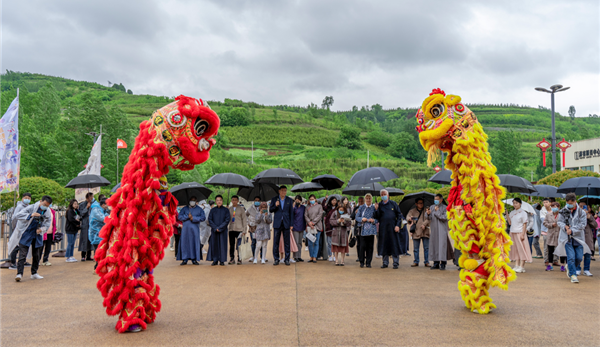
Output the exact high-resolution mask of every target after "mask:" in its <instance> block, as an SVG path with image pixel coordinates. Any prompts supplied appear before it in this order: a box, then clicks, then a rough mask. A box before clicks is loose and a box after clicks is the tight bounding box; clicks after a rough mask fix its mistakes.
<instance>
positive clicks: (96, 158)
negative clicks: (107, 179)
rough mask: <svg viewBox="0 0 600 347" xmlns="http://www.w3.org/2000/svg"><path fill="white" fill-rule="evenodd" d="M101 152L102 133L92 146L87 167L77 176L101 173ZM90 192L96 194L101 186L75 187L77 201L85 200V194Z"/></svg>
mask: <svg viewBox="0 0 600 347" xmlns="http://www.w3.org/2000/svg"><path fill="white" fill-rule="evenodd" d="M101 154H102V135H100V136H98V139H97V140H96V143H94V146H93V147H92V152H91V153H90V158H89V159H88V162H87V165H86V166H85V169H84V170H83V171H81V172H80V173H79V175H77V176H81V175H100V169H101V168H102V166H101V163H100V161H101ZM88 192H92V193H94V194H98V193H100V187H98V188H92V189H88V188H77V189H75V199H77V201H83V200H85V195H86V194H87V193H88Z"/></svg>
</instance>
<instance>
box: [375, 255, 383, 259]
mask: <svg viewBox="0 0 600 347" xmlns="http://www.w3.org/2000/svg"><path fill="white" fill-rule="evenodd" d="M375 258H377V259H381V258H383V256H382V255H376V256H375Z"/></svg>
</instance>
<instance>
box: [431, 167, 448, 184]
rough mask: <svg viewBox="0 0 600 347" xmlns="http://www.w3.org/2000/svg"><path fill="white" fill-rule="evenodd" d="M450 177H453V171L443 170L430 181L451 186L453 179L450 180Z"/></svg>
mask: <svg viewBox="0 0 600 347" xmlns="http://www.w3.org/2000/svg"><path fill="white" fill-rule="evenodd" d="M450 176H452V170H442V171H440V172H438V173H436V174H435V175H433V176H431V178H429V179H428V181H429V182H433V183H439V184H450V183H452V178H450Z"/></svg>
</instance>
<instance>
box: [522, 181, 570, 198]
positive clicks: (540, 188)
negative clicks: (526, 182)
mask: <svg viewBox="0 0 600 347" xmlns="http://www.w3.org/2000/svg"><path fill="white" fill-rule="evenodd" d="M534 187H535V189H536V190H537V192H533V193H526V194H524V195H529V196H539V197H541V198H561V199H564V197H565V194H560V193H557V192H556V191H557V190H558V188H556V187H554V186H549V185H546V184H538V185H535V186H534Z"/></svg>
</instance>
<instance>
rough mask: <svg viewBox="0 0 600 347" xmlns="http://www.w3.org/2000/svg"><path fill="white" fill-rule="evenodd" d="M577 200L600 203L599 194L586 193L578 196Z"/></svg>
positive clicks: (589, 203)
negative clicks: (588, 194)
mask: <svg viewBox="0 0 600 347" xmlns="http://www.w3.org/2000/svg"><path fill="white" fill-rule="evenodd" d="M579 201H585V203H586V204H588V205H600V196H594V195H590V196H587V195H586V196H582V197H581V198H579Z"/></svg>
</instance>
